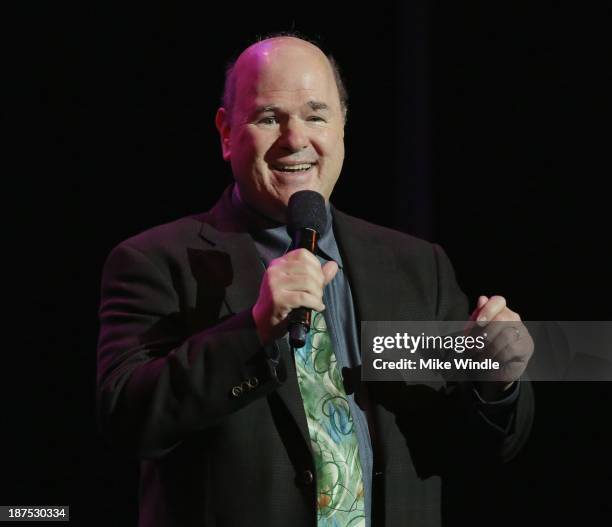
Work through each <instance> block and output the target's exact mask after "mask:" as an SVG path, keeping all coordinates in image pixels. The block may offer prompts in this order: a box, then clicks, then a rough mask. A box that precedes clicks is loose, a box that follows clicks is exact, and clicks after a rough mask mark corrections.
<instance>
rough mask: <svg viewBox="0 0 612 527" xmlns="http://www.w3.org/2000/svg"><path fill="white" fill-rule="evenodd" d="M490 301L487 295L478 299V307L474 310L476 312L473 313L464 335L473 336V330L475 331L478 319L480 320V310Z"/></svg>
mask: <svg viewBox="0 0 612 527" xmlns="http://www.w3.org/2000/svg"><path fill="white" fill-rule="evenodd" d="M488 300H489V298H488V297H487V296H485V295H480V296H479V297H478V300H477V301H476V307H475V308H474V311H472V314H471V315H470V319H469V321H468V323H467V324H466V325H465V327H464V329H463V333H464V335H469V334H471V332H472V330H473V329H474V326H475V325H476V319H477V318H478V314H479V313H480V310H481V309H482V307H483V306H484V305H485V304H486V303H487V301H488Z"/></svg>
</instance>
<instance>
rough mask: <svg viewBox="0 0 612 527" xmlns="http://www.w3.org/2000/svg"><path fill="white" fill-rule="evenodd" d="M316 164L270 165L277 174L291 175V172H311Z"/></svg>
mask: <svg viewBox="0 0 612 527" xmlns="http://www.w3.org/2000/svg"><path fill="white" fill-rule="evenodd" d="M315 165H316V163H300V164H299V165H280V164H279V165H270V166H271V167H272V170H275V171H276V172H286V173H291V172H306V171H307V170H310V169H311V168H312V167H313V166H315Z"/></svg>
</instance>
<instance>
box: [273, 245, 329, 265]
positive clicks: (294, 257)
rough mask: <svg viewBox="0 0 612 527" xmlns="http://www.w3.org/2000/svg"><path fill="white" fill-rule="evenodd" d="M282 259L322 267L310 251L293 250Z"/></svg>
mask: <svg viewBox="0 0 612 527" xmlns="http://www.w3.org/2000/svg"><path fill="white" fill-rule="evenodd" d="M281 258H282V259H285V260H288V261H291V262H303V263H304V264H305V265H316V266H317V267H320V264H319V259H318V258H317V257H316V256H315V255H314V254H312V253H311V252H310V251H309V250H308V249H293V250H292V251H289V252H288V253H287V254H285V255H284V256H282V257H281ZM306 262H308V263H306Z"/></svg>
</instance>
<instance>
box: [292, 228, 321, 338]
mask: <svg viewBox="0 0 612 527" xmlns="http://www.w3.org/2000/svg"><path fill="white" fill-rule="evenodd" d="M292 238H293V244H292V249H307V250H309V251H310V252H311V253H313V254H314V253H315V251H316V249H317V241H318V240H319V233H318V232H317V231H315V230H313V229H299V230H298V231H296V232H295V233H294V234H293V237H292ZM311 314H312V311H311V310H310V309H309V308H306V307H298V308H295V309H292V310H291V312H290V313H289V316H288V319H289V344H291V347H292V348H302V347H304V344H306V335H307V333H308V332H309V331H310V319H311Z"/></svg>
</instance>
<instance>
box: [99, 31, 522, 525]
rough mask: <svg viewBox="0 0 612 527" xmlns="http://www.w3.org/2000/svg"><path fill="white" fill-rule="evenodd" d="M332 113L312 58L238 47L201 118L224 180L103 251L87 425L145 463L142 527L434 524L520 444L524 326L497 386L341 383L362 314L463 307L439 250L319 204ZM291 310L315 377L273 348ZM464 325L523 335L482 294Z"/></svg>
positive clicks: (301, 52)
mask: <svg viewBox="0 0 612 527" xmlns="http://www.w3.org/2000/svg"><path fill="white" fill-rule="evenodd" d="M345 119H346V97H345V95H344V90H343V87H342V84H341V81H340V79H339V75H338V74H337V71H336V70H335V66H334V63H333V62H331V61H330V60H329V59H328V57H326V56H325V55H324V54H323V52H322V51H321V50H320V49H319V48H318V47H316V46H315V45H313V44H311V43H309V42H306V41H304V40H301V39H298V38H294V37H275V38H270V39H266V40H263V41H261V42H258V43H256V44H254V45H252V46H251V47H249V48H248V49H246V50H245V51H244V52H243V53H242V54H241V55H240V57H239V58H238V60H237V61H236V63H235V64H234V65H233V67H232V68H231V69H230V70H229V71H228V76H227V82H226V90H225V95H224V104H223V107H222V108H220V109H219V110H218V112H217V116H216V125H217V128H218V130H219V133H220V138H221V146H222V152H223V157H224V159H225V160H227V161H229V162H230V163H231V167H232V172H233V174H234V179H235V183H236V184H235V185H234V186H233V187H231V188H229V189H228V190H227V191H226V192H225V194H224V195H223V196H222V198H221V199H220V201H219V202H218V203H217V205H216V206H215V207H214V208H213V209H212V210H211V211H209V212H207V213H204V214H201V215H196V216H193V217H188V218H183V219H181V220H178V221H176V222H173V223H169V224H167V225H162V226H160V227H157V228H154V229H151V230H149V231H146V232H144V233H142V234H140V235H138V236H135V237H133V238H131V239H129V240H126V241H125V242H123V243H121V244H119V245H118V246H117V247H116V248H115V249H114V250H113V251H112V252H111V254H110V256H109V258H108V260H107V262H106V264H105V268H104V274H103V280H102V301H101V307H100V320H101V331H100V340H99V352H98V353H99V356H98V359H99V372H98V386H99V416H100V423H101V427H102V429H103V430H104V432H105V433H106V434H107V436H108V437H109V438H110V439H111V440H112V441H113V442H115V443H116V444H118V445H121V446H123V447H124V448H126V449H128V450H129V451H131V452H134V453H136V455H138V456H139V457H140V458H141V460H142V461H141V485H140V520H139V524H140V525H141V526H162V525H163V526H170V525H172V526H174V525H176V526H178V525H181V526H183V525H185V526H187V525H200V526H201V525H210V526H213V525H214V526H238V525H262V526H263V525H265V526H281V525H282V526H284V525H291V526H293V527H298V526H314V525H319V526H325V525H330V526H331V525H338V526H343V525H351V526H356V525H375V526H377V527H378V526H381V525H389V526H396V525H437V524H439V523H440V521H441V514H442V513H443V512H444V508H441V503H440V499H441V498H440V485H441V482H450V484H452V482H460V481H461V480H462V476H464V475H466V474H468V473H470V472H473V471H476V470H478V469H479V468H482V467H485V465H487V464H489V463H497V462H500V461H505V460H508V459H510V458H511V457H512V456H514V455H515V454H516V452H517V451H518V450H519V449H520V447H521V446H522V445H523V443H524V442H525V438H526V437H527V434H528V433H529V428H530V425H531V419H532V404H531V403H532V401H531V392H530V388H529V385H528V384H526V383H518V382H515V381H516V380H517V379H518V378H519V377H520V375H521V373H522V372H523V370H524V367H525V364H526V362H527V361H528V359H529V357H530V355H531V353H532V350H533V345H532V342H531V339H530V338H529V337H528V333H526V332H522V335H526V336H524V337H522V338H518V339H510V340H507V341H506V342H505V343H504V350H503V352H504V353H505V354H506V355H507V356H510V357H512V358H513V363H514V364H517V365H518V366H516V367H515V368H514V369H513V371H512V373H511V375H510V376H508V377H507V378H501V379H499V380H498V381H499V382H497V383H485V384H483V385H481V386H478V387H474V386H472V385H467V384H455V385H451V386H448V387H444V388H442V389H440V390H433V389H431V388H427V387H424V386H407V385H404V384H401V383H385V382H380V383H362V382H360V379H359V375H358V373H357V374H355V373H356V372H358V370H359V364H360V357H359V351H358V345H359V343H358V341H359V338H358V328H359V322H360V321H361V320H465V319H467V317H468V313H467V301H466V299H465V296H464V295H463V293H462V292H461V291H460V289H459V288H458V286H457V284H456V282H455V279H454V274H453V271H452V268H451V266H450V263H449V261H448V259H447V257H446V256H445V254H444V252H443V251H442V250H441V249H440V248H439V247H437V246H434V245H431V244H429V243H427V242H424V241H422V240H418V239H415V238H413V237H410V236H407V235H404V234H401V233H398V232H395V231H391V230H389V229H385V228H382V227H377V226H374V225H371V224H368V223H366V222H363V221H361V220H358V219H356V218H352V217H350V216H347V215H345V214H342V213H341V212H339V211H337V210H335V209H334V208H333V207H332V206H331V205H330V204H329V201H328V200H329V197H330V195H331V193H332V190H333V188H334V185H335V183H336V181H337V179H338V177H339V175H340V172H341V168H342V163H343V159H344V141H343V139H344V123H345ZM299 190H315V191H317V192H319V193H320V194H321V195H322V196H323V197H324V198H325V200H326V207H327V211H328V215H329V216H328V222H327V226H326V229H325V230H324V232H323V233H322V237H321V240H320V244H319V247H320V251H319V253H318V254H317V255H316V256H315V255H313V254H311V253H308V252H307V251H305V250H294V251H292V250H288V248H289V243H290V240H289V237H288V235H287V234H286V229H285V226H284V224H285V221H286V210H287V203H288V201H289V198H290V197H291V196H292V195H293V194H294V193H295V192H296V191H299ZM296 307H306V308H309V309H312V310H313V311H314V312H315V313H323V314H324V316H322V315H318V318H317V316H315V320H318V321H319V322H318V324H320V326H318V327H317V328H316V333H317V334H318V335H319V341H318V342H323V341H325V342H327V343H328V344H330V345H329V346H328V347H327V348H326V349H327V350H331V351H329V353H328V354H327V355H326V359H325V360H326V361H327V362H326V367H327V370H326V372H325V373H324V374H325V375H328V377H325V378H324V377H321V378H320V379H321V380H318V378H315V377H313V375H314V373H313V372H314V370H313V369H312V364H313V363H312V360H313V359H312V357H313V356H314V354H315V353H314V350H315V348H316V349H317V353H318V352H319V351H320V349H319V348H317V345H315V341H314V340H312V341H311V342H310V343H309V346H307V347H306V348H305V351H304V350H301V351H300V350H292V349H291V348H290V347H289V345H288V341H287V338H286V332H287V315H288V314H289V312H290V311H291V310H292V309H293V308H296ZM472 318H473V319H474V320H476V319H478V320H480V321H482V323H485V324H486V323H487V322H488V321H496V320H512V321H515V322H516V324H515V325H516V326H517V327H519V328H521V329H523V328H522V325H521V324H520V317H518V315H517V314H516V313H514V312H512V311H511V310H510V309H509V308H508V307H507V306H506V302H505V300H504V298H503V297H500V296H493V297H491V298H488V297H486V296H481V297H480V298H479V299H478V302H477V307H476V310H475V311H474V313H473V314H472ZM313 333H315V331H314V329H313ZM314 338H315V337H314V336H313V337H312V339H314ZM500 338H507V336H506V337H504V336H503V335H502V336H500ZM331 344H333V345H331ZM506 344H508V345H507V346H506ZM308 361H310V362H308ZM341 367H342V369H343V375H344V379H342V378H341V377H339V373H338V372H340V370H341ZM308 368H310V370H309V369H308ZM315 370H316V368H315ZM332 374H333V375H335V377H333V376H332ZM309 379H310V381H312V382H310V383H309ZM313 379H314V380H313ZM323 379H327V380H326V381H325V380H323ZM338 379H340V381H339V382H338ZM327 381H330V382H329V384H330V386H329V387H325V386H324V385H325V384H326V382H327ZM519 384H520V386H519ZM332 385H333V386H332ZM328 388H329V390H330V392H329V393H330V394H331V395H329V397H328V399H326V400H329V399H330V398H334V399H335V400H337V401H340V403H341V405H340V406H334V407H333V408H334V411H336V412H337V413H334V415H333V416H332V415H328V414H327V413H326V409H328V408H332V407H331V406H326V407H324V408H322V411H321V412H318V409H317V408H315V407H313V406H311V405H310V402H311V399H312V394H313V393H314V392H318V391H319V390H327V389H328ZM333 390H336V392H333ZM326 394H327V392H323V395H321V397H322V398H323V399H325V398H326V397H327V395H326ZM317 397H318V395H317ZM342 412H344V413H343V414H342ZM340 414H342V417H343V419H344V420H343V421H342V423H341V424H340V425H338V422H336V421H334V423H332V424H331V425H330V421H329V420H330V419H331V420H333V419H339V417H338V416H340ZM326 419H327V421H326ZM332 425H333V426H332ZM338 430H342V433H343V434H345V435H344V436H342V434H338V433H337V432H338ZM340 436H342V437H340ZM323 443H326V445H327V446H325V447H323V446H322V445H323ZM347 452H349V453H350V455H349V454H347ZM484 472H486V470H485V471H484ZM484 472H483V473H484ZM441 478H442V479H441ZM445 484H446V483H445Z"/></svg>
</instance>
